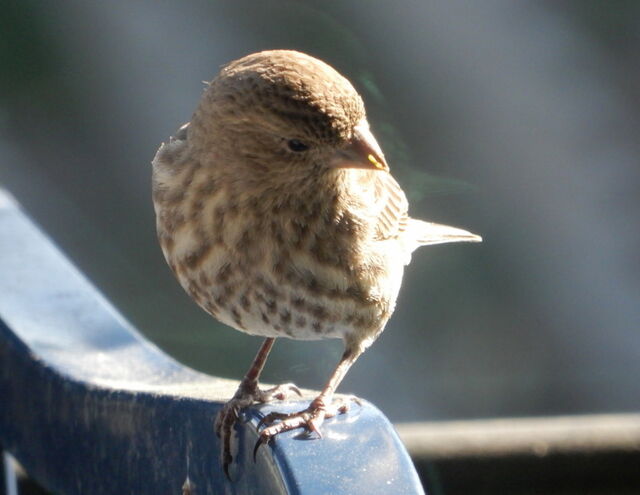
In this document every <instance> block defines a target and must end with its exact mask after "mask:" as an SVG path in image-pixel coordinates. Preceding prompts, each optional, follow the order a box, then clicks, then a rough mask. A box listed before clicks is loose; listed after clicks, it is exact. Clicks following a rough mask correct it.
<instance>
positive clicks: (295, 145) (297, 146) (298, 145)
mask: <svg viewBox="0 0 640 495" xmlns="http://www.w3.org/2000/svg"><path fill="white" fill-rule="evenodd" d="M287 146H288V147H289V149H290V150H291V151H295V152H296V153H299V152H301V151H307V150H308V149H309V146H308V145H306V144H304V143H303V142H302V141H299V140H297V139H289V141H287Z"/></svg>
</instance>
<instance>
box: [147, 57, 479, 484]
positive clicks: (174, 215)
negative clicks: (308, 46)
mask: <svg viewBox="0 0 640 495" xmlns="http://www.w3.org/2000/svg"><path fill="white" fill-rule="evenodd" d="M153 202H154V206H155V211H156V217H157V230H158V238H159V241H160V245H161V247H162V251H163V253H164V256H165V258H166V260H167V263H168V264H169V266H170V267H171V269H172V270H173V272H174V273H175V275H176V277H177V278H178V280H179V281H180V283H181V284H182V287H184V289H185V290H186V291H187V292H188V293H189V295H191V297H192V298H193V299H194V300H195V301H196V302H197V303H198V304H199V305H200V306H201V307H202V308H203V309H204V310H205V311H207V312H208V313H209V314H211V315H212V316H214V317H215V318H217V319H218V320H220V321H221V322H223V323H225V324H227V325H229V326H231V327H233V328H235V329H236V330H239V331H241V332H245V333H248V334H251V335H259V336H262V337H266V339H265V341H264V343H263V345H262V347H261V349H260V351H259V352H258V355H257V356H256V359H255V361H254V362H253V364H252V366H251V367H250V369H249V371H248V372H247V374H246V376H245V377H244V379H243V380H242V381H241V383H240V386H239V387H238V390H237V392H236V394H235V395H234V397H233V398H232V399H231V400H230V401H229V402H228V403H227V404H226V405H225V406H224V408H223V409H222V410H221V412H220V413H219V414H218V416H217V420H216V431H217V433H218V435H219V436H220V437H221V443H222V445H223V447H222V463H223V467H224V470H225V472H226V473H227V475H228V467H229V463H230V462H231V460H232V456H231V448H230V437H231V430H232V427H233V425H234V423H235V421H236V420H237V418H238V411H239V410H240V409H241V408H243V407H246V406H249V405H251V404H252V403H254V402H267V401H271V400H274V399H284V398H286V397H287V396H289V395H290V394H291V393H292V392H294V393H295V392H297V388H295V386H294V385H292V384H287V385H281V386H279V387H275V388H273V389H270V390H261V389H259V388H258V378H259V376H260V373H261V371H262V368H263V366H264V363H265V361H266V358H267V355H268V354H269V351H270V350H271V347H272V345H273V343H274V340H275V338H277V337H288V338H291V339H300V340H316V339H324V338H339V339H342V340H343V341H344V344H345V351H344V354H343V355H342V358H341V359H340V362H339V364H338V366H337V367H336V369H335V371H334V372H333V374H332V375H331V377H330V378H329V381H328V382H327V384H326V385H325V387H324V388H323V389H322V391H321V393H320V394H319V395H318V396H317V397H316V398H315V399H314V400H313V401H312V402H311V404H310V405H309V407H307V408H306V409H304V410H303V411H300V412H298V413H295V414H287V415H284V414H277V413H273V414H271V415H269V416H267V417H266V418H264V419H263V422H262V423H263V424H264V429H262V431H261V433H260V440H259V443H258V444H257V446H256V448H257V447H258V446H259V445H261V443H265V442H268V441H269V439H271V438H273V437H274V436H275V435H277V434H278V433H280V432H283V431H287V430H291V429H294V428H299V427H303V428H306V429H308V430H311V431H314V432H317V433H318V434H319V428H320V425H321V424H322V422H323V420H324V419H325V418H329V417H331V416H333V415H335V414H338V413H340V412H344V411H345V410H346V409H347V406H346V404H345V403H344V402H341V401H338V400H335V398H334V392H335V390H336V387H337V386H338V384H339V383H340V381H341V380H342V379H343V378H344V376H345V374H346V373H347V371H348V370H349V368H350V367H351V365H352V364H353V363H354V362H355V360H356V359H357V358H358V356H360V354H362V352H363V351H364V350H365V349H366V348H367V347H368V346H369V345H370V344H371V343H372V342H373V341H374V340H375V339H376V337H377V336H378V335H379V334H380V332H382V330H383V328H384V326H385V324H386V322H387V320H388V319H389V317H390V316H391V313H392V312H393V309H394V306H395V302H396V296H397V294H398V290H399V289H400V283H401V280H402V273H403V269H404V266H405V265H406V264H408V263H409V260H410V258H411V253H412V252H413V250H414V249H415V248H417V247H418V246H421V245H428V244H440V243H444V242H477V241H480V240H481V238H480V237H478V236H476V235H474V234H471V233H469V232H466V231H464V230H460V229H456V228H453V227H449V226H446V225H439V224H435V223H429V222H424V221H421V220H415V219H413V218H410V217H409V216H408V214H407V209H408V204H407V199H406V197H405V195H404V193H403V191H402V189H401V188H400V186H399V185H398V183H397V182H396V181H395V180H394V179H393V177H392V176H391V175H390V174H389V167H388V166H387V163H386V161H385V158H384V155H383V153H382V151H381V149H380V147H379V146H378V143H377V142H376V140H375V138H374V137H373V135H372V133H371V131H370V130H369V124H368V122H367V119H366V116H365V110H364V104H363V102H362V99H361V98H360V95H358V93H357V92H356V90H355V89H354V88H353V86H352V85H351V84H350V83H349V81H347V79H345V78H344V77H342V76H341V75H340V74H338V72H336V71H335V70H334V69H333V68H331V67H330V66H329V65H327V64H325V63H323V62H321V61H320V60H317V59H315V58H313V57H310V56H309V55H305V54H302V53H298V52H295V51H288V50H274V51H264V52H260V53H255V54H252V55H248V56H246V57H244V58H241V59H239V60H236V61H235V62H231V63H230V64H228V65H227V66H225V67H224V68H223V69H222V70H221V72H220V73H219V75H218V76H217V77H216V78H215V79H214V80H213V81H212V82H211V83H210V84H209V85H208V87H207V88H206V89H205V91H204V94H203V96H202V99H201V100H200V103H199V105H198V107H197V109H196V111H195V113H194V114H193V118H192V120H191V122H190V123H188V124H186V125H184V126H182V127H181V128H180V129H179V130H178V131H177V133H176V135H175V136H173V137H172V138H171V139H170V140H169V142H168V143H164V144H163V145H162V146H161V147H160V149H159V150H158V152H157V154H156V156H155V158H154V160H153Z"/></svg>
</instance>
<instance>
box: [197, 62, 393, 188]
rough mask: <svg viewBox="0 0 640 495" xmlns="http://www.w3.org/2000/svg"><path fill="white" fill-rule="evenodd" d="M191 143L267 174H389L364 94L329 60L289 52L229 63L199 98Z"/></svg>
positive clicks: (231, 162)
mask: <svg viewBox="0 0 640 495" xmlns="http://www.w3.org/2000/svg"><path fill="white" fill-rule="evenodd" d="M189 133H190V140H193V141H195V144H196V145H197V146H198V147H199V148H200V149H201V150H202V151H204V152H205V153H207V152H210V151H211V152H213V151H214V150H215V152H216V153H219V154H220V155H221V156H225V157H227V158H229V161H228V163H229V166H235V165H233V164H239V163H241V164H243V165H242V166H249V167H253V168H254V169H255V170H259V171H263V172H267V173H268V174H280V175H281V174H294V175H296V174H308V173H312V172H318V171H322V170H332V169H336V168H361V169H370V170H382V171H387V170H388V167H387V164H386V161H385V159H384V155H383V154H382V151H381V149H380V147H379V146H378V143H377V142H376V140H375V138H374V137H373V135H372V134H371V131H370V130H369V124H368V122H367V120H366V116H365V110H364V104H363V102H362V98H360V95H359V94H358V93H357V91H356V90H355V89H354V88H353V86H352V85H351V83H350V82H349V81H348V80H347V79H345V78H344V77H343V76H341V75H340V74H339V73H338V72H337V71H336V70H335V69H333V68H332V67H330V66H329V65H327V64H325V63H324V62H321V61H320V60H317V59H315V58H313V57H311V56H309V55H305V54H303V53H299V52H295V51H290V50H273V51H264V52H259V53H255V54H252V55H248V56H246V57H244V58H241V59H239V60H236V61H234V62H231V63H230V64H228V65H227V66H225V67H224V68H223V69H222V70H221V72H220V74H219V75H218V77H216V78H215V79H214V80H213V81H212V82H211V84H210V85H209V86H208V88H207V89H206V90H205V93H204V95H203V97H202V100H201V102H200V105H199V107H198V109H197V110H196V113H195V114H194V118H193V120H192V122H191V128H190V131H189Z"/></svg>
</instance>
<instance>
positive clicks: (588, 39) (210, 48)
mask: <svg viewBox="0 0 640 495" xmlns="http://www.w3.org/2000/svg"><path fill="white" fill-rule="evenodd" d="M0 7H1V9H0V11H1V15H0V57H1V58H0V63H1V65H0V184H2V185H3V186H4V187H6V188H8V189H9V190H10V191H11V192H12V193H13V194H14V195H15V196H16V197H17V198H18V199H19V201H20V202H21V203H22V204H23V205H24V207H25V208H26V210H27V211H28V212H29V213H30V214H31V215H32V216H33V217H34V218H35V219H36V220H37V221H38V223H39V224H40V225H41V226H42V227H43V229H44V230H45V231H47V232H48V233H49V234H50V235H51V236H52V237H53V238H54V239H55V240H56V242H57V243H59V244H60V245H61V246H62V248H63V249H64V250H65V251H66V252H67V253H68V255H69V256H70V257H71V258H72V259H73V261H74V262H75V263H76V264H78V265H79V266H80V267H81V269H82V270H83V271H84V272H85V273H86V274H87V276H88V277H89V278H90V279H91V280H92V281H93V282H94V283H95V284H96V285H97V286H98V287H100V289H101V290H102V291H103V292H104V293H105V294H106V296H107V297H108V298H109V299H110V300H111V301H112V302H113V303H114V304H115V305H116V306H117V307H118V308H119V309H120V310H121V311H122V313H123V314H124V315H125V316H126V318H127V319H129V320H130V321H131V322H133V323H134V324H135V325H136V326H137V327H138V328H139V329H140V331H142V332H143V333H144V334H145V335H147V336H148V337H149V338H150V339H152V340H153V341H154V342H156V343H157V344H158V345H159V346H161V347H162V348H163V349H165V350H166V351H167V352H169V353H171V354H172V355H173V356H175V357H176V358H177V359H179V360H180V361H182V362H184V363H187V364H188V365H190V366H193V367H195V368H197V369H200V370H204V371H207V372H209V373H212V374H216V375H220V376H225V377H234V378H240V377H241V376H242V374H243V373H244V371H245V370H246V368H247V367H248V365H249V363H250V360H251V359H252V357H253V355H254V353H255V351H256V349H257V347H258V345H259V342H260V341H259V339H257V338H254V337H249V336H245V335H243V334H241V333H239V332H235V331H232V330H230V329H228V328H226V327H224V326H223V325H221V324H218V323H217V322H216V321H214V320H213V319H211V318H210V317H209V316H208V315H206V314H205V313H204V312H202V311H201V310H200V309H199V308H198V307H197V306H196V305H195V304H194V303H192V302H191V301H190V300H189V298H188V297H187V296H186V294H184V293H183V291H182V289H181V288H180V287H179V285H178V283H177V282H175V281H174V279H173V277H172V275H171V274H170V272H169V269H168V268H167V267H166V265H165V263H164V260H163V258H162V255H161V253H160V250H159V248H158V246H157V244H156V240H155V230H154V218H153V210H152V205H151V199H150V173H151V166H150V161H151V159H152V157H153V155H154V153H155V150H156V149H157V147H158V146H159V144H160V143H161V142H162V141H163V140H166V139H167V137H168V136H169V135H170V134H171V133H173V132H174V131H175V129H177V127H178V126H179V125H180V124H181V123H183V122H186V121H188V120H189V118H190V115H191V112H192V111H193V109H194V107H195V105H196V102H197V100H198V98H199V95H200V93H201V91H202V88H203V84H202V81H204V80H209V79H211V78H212V77H213V76H214V75H215V74H216V72H217V70H218V68H219V66H220V65H222V64H224V63H226V62H228V61H230V60H232V59H235V58H238V57H240V56H243V55H245V54H247V53H250V52H254V51H258V50H262V49H270V48H293V49H298V50H302V51H305V52H307V53H310V54H312V55H315V56H317V57H319V58H321V59H323V60H325V61H326V62H328V63H330V64H331V65H333V66H334V67H336V68H337V69H338V70H339V71H340V72H342V73H343V74H345V75H346V76H347V77H348V78H349V79H350V80H351V81H352V82H353V83H354V84H355V85H356V87H357V88H358V89H359V90H360V92H361V94H362V95H363V97H364V99H365V102H366V104H367V109H368V113H369V120H370V122H371V123H372V127H373V131H374V133H375V134H376V136H377V137H378V140H379V141H380V143H381V145H382V147H383V149H384V150H385V154H386V156H387V159H388V161H389V163H390V165H391V168H392V170H393V172H394V175H395V176H396V177H397V178H398V180H399V182H400V183H401V185H402V186H403V187H404V188H405V190H406V191H407V193H408V196H409V198H410V201H411V213H412V215H413V216H415V217H419V218H425V219H431V220H434V221H438V222H443V223H450V224H453V225H457V226H460V227H464V228H468V229H469V230H472V231H474V232H477V233H480V234H481V235H483V237H484V243H483V244H482V245H448V246H447V245H445V246H436V247H430V248H424V249H422V250H421V251H419V252H418V253H416V254H415V255H414V258H413V262H412V264H411V266H410V267H409V269H408V271H407V273H406V275H405V282H404V285H403V289H402V291H401V293H400V298H399V303H398V307H397V310H396V314H395V315H394V317H393V318H392V320H391V321H390V323H389V325H388V326H387V329H386V331H385V333H384V334H383V335H382V336H381V338H380V339H379V340H378V342H376V343H375V344H374V345H373V346H372V347H371V349H370V350H369V351H367V353H365V354H364V356H363V357H362V358H361V359H360V361H359V362H358V363H357V364H356V366H355V367H354V368H353V369H352V371H351V372H350V373H349V375H348V376H347V378H346V380H345V382H344V383H343V386H342V387H341V391H344V392H352V393H355V394H357V395H359V396H362V397H365V398H367V399H369V400H371V401H373V402H374V403H376V404H377V405H378V406H379V407H380V408H381V409H382V410H383V411H384V412H385V413H386V414H387V415H388V416H389V417H390V418H391V419H392V420H394V421H409V420H413V421H415V420H434V419H453V418H477V417H489V416H521V415H541V414H573V413H593V412H610V411H611V412H619V411H637V410H638V409H640V393H639V392H640V390H639V389H640V385H639V384H638V383H639V379H638V376H640V215H639V206H640V140H639V139H638V129H639V124H640V65H639V63H640V62H639V61H638V55H637V54H638V53H639V52H640V2H635V1H626V2H625V1H616V2H599V1H595V0H594V1H577V0H576V1H537V2H536V1H523V2H512V1H507V0H504V1H497V0H496V1H492V0H489V1H483V2H474V1H467V2H460V1H451V0H439V1H435V2H432V1H428V2H417V1H404V2H388V1H382V0H379V1H355V0H353V1H342V2H320V1H318V2H294V1H264V0H262V1H254V2H246V1H237V2H224V1H219V2H214V1H205V0H200V1H189V2H176V1H173V2H157V1H151V0H137V1H125V0H117V1H109V2H97V1H95V2H86V1H81V0H77V1H56V2H35V1H30V0H29V1H25V0H23V1H19V2H18V1H15V2H9V1H3V2H2V5H1V6H0ZM0 276H11V274H10V273H5V274H0ZM340 352H341V344H340V342H338V341H326V342H293V341H289V340H284V339H283V340H280V341H278V343H277V345H276V348H275V350H274V353H273V356H272V358H271V360H270V362H269V364H268V365H267V369H266V372H265V380H268V381H272V382H280V381H292V380H293V381H296V382H297V383H298V384H299V385H301V386H306V387H313V388H317V387H320V386H321V385H322V384H323V383H324V381H325V380H326V378H327V377H328V374H329V372H330V371H331V369H332V368H333V366H334V365H335V363H336V362H337V359H338V356H339V354H340Z"/></svg>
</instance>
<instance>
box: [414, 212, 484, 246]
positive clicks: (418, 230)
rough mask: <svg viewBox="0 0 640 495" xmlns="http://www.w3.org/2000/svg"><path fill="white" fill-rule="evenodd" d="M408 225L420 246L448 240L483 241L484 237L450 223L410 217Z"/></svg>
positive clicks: (442, 242)
mask: <svg viewBox="0 0 640 495" xmlns="http://www.w3.org/2000/svg"><path fill="white" fill-rule="evenodd" d="M407 227H408V228H407V231H408V232H410V233H411V234H412V235H411V237H413V239H414V240H415V242H416V244H417V245H418V246H429V245H433V244H444V243H446V242H482V237H480V236H479V235H476V234H472V233H471V232H467V231H466V230H462V229H458V228H456V227H450V226H449V225H442V224H439V223H432V222H425V221H423V220H415V219H413V218H410V219H409V225H408V226H407ZM416 247H417V246H416Z"/></svg>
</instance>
